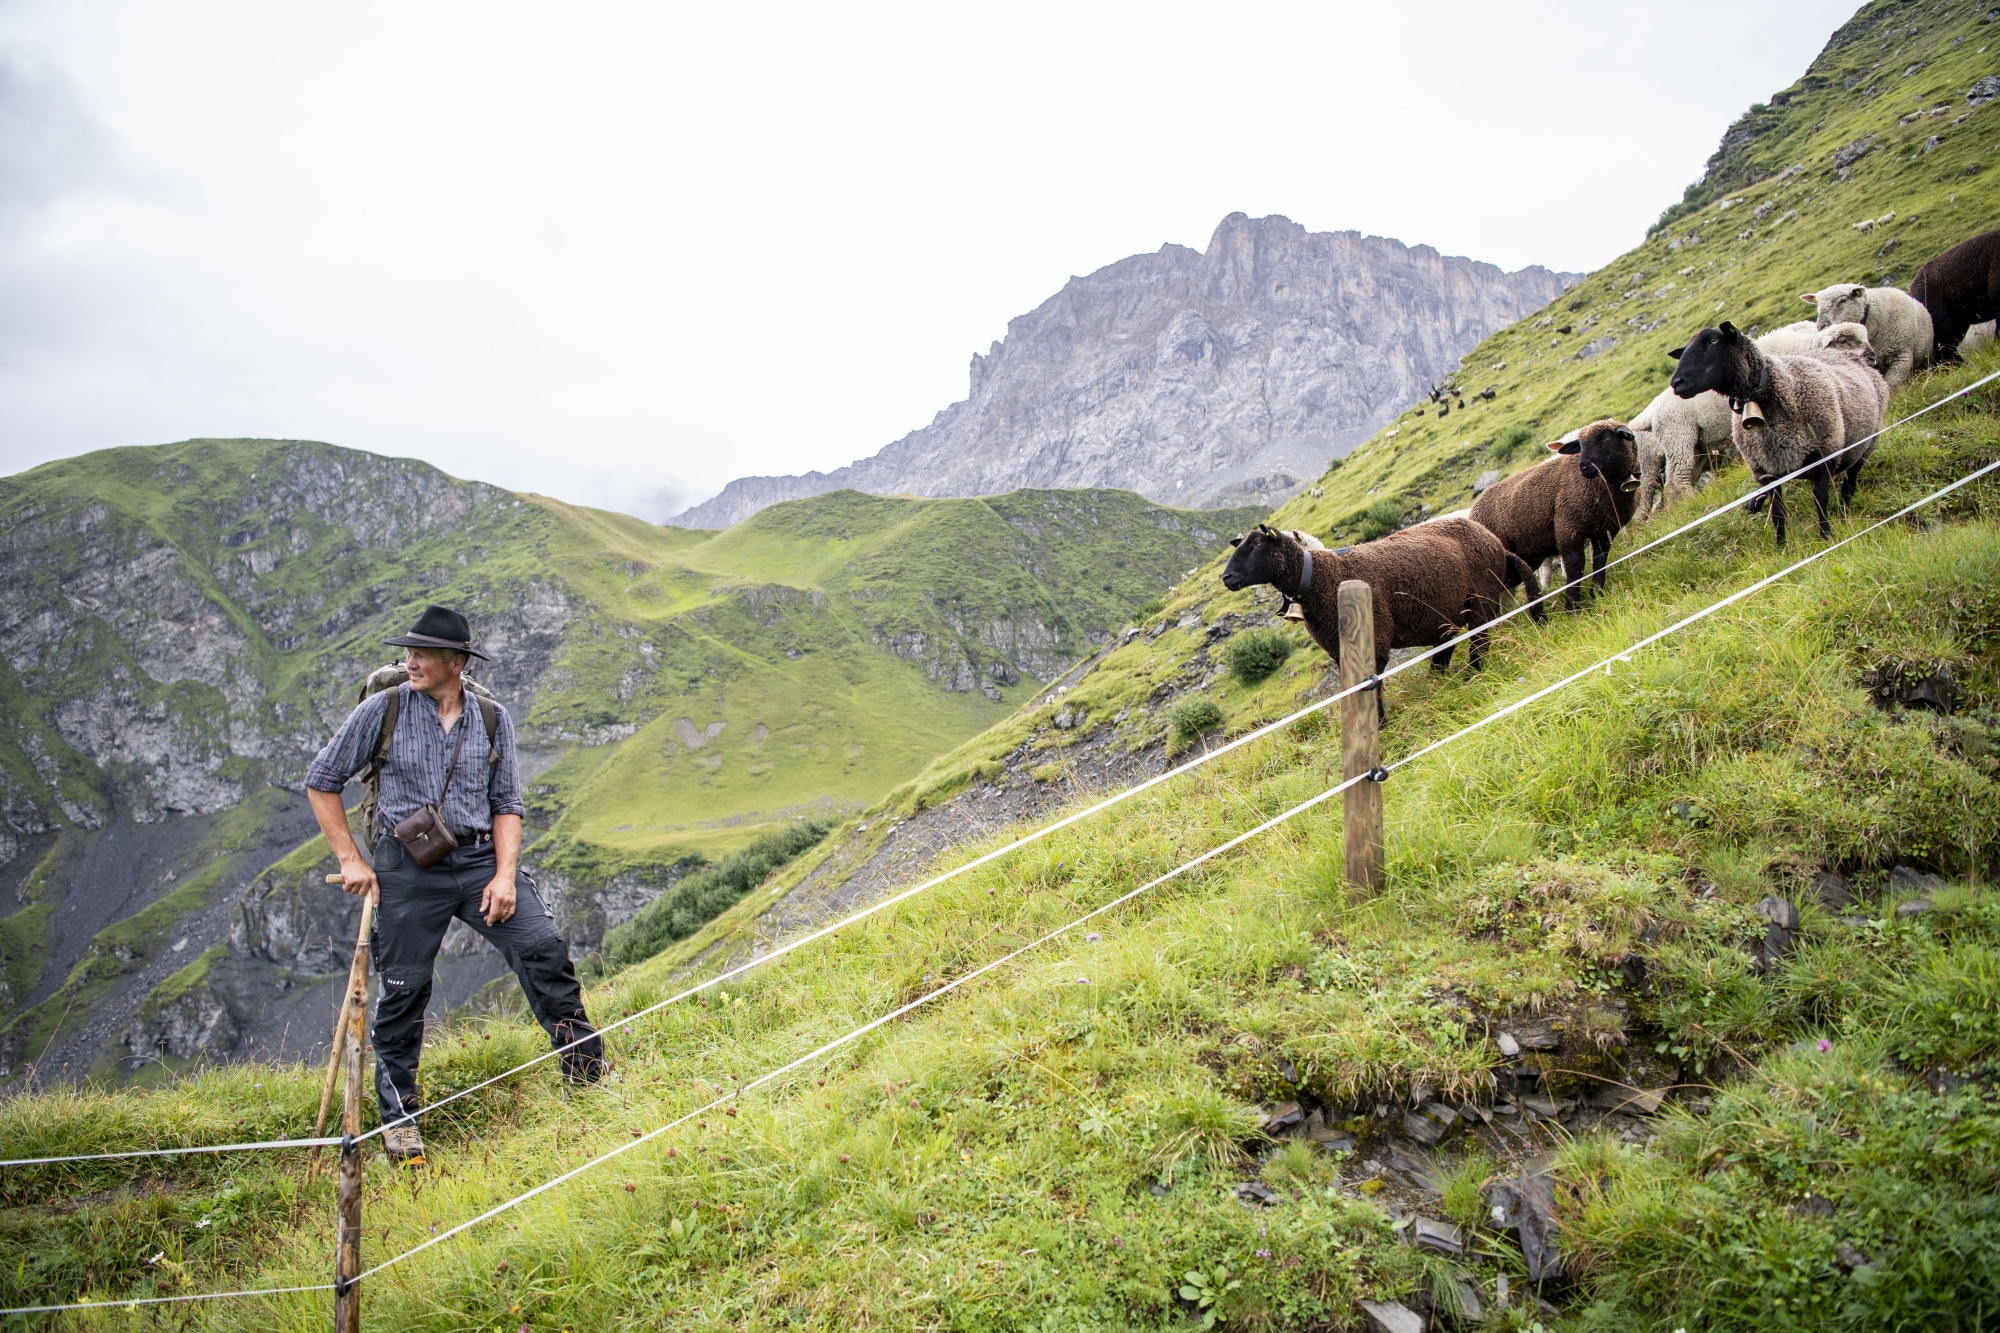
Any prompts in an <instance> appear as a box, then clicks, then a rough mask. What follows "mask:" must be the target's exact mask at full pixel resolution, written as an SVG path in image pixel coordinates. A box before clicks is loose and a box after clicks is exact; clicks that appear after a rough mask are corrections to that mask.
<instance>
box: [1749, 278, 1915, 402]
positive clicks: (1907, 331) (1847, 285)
mask: <svg viewBox="0 0 2000 1333" xmlns="http://www.w3.org/2000/svg"><path fill="white" fill-rule="evenodd" d="M1799 299H1800V300H1801V301H1804V302H1805V303H1806V304H1807V305H1810V306H1812V307H1814V308H1815V309H1817V310H1818V311H1819V319H1818V320H1817V323H1818V326H1819V327H1820V328H1821V329H1825V328H1828V327H1829V326H1831V325H1834V324H1846V323H1854V324H1863V325H1866V326H1867V328H1868V345H1869V346H1870V347H1873V348H1874V349H1875V367H1876V369H1878V370H1880V371H1881V372H1882V378H1883V379H1885V380H1887V381H1888V382H1889V387H1890V388H1892V389H1893V388H1895V387H1896V386H1897V385H1899V384H1901V383H1902V382H1903V381H1905V380H1907V379H1909V378H1910V376H1911V375H1912V374H1913V373H1914V372H1916V371H1919V370H1922V369H1923V368H1924V367H1925V366H1928V365H1929V364H1930V363H1931V342H1932V335H1931V312H1930V311H1928V310H1926V309H1924V304H1923V302H1921V301H1919V300H1917V298H1916V297H1914V296H1911V295H1910V294H1909V293H1908V292H1904V291H1898V290H1897V289H1896V288H1894V287H1864V286H1862V285H1861V284H1860V283H1858V282H1843V283H1839V284H1837V285H1836V286H1832V287H1828V288H1825V289H1824V290H1821V291H1817V292H1801V293H1800V294H1799ZM1765 350H1766V351H1769V350H1771V349H1769V348H1766V349H1765Z"/></svg>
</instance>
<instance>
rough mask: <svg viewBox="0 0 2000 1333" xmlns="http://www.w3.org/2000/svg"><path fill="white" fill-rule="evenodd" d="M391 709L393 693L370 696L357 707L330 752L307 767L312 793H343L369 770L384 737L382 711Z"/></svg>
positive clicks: (331, 743) (329, 744) (322, 753)
mask: <svg viewBox="0 0 2000 1333" xmlns="http://www.w3.org/2000/svg"><path fill="white" fill-rule="evenodd" d="M388 706H389V692H388V691H387V690H384V691H383V692H382V693H380V694H375V695H370V696H369V697H368V698H366V699H363V700H362V701H361V702H360V703H358V704H356V705H355V707H354V711H353V712H351V713H349V714H348V715H347V721H345V722H343V723H341V724H340V730H339V731H336V732H334V733H333V739H332V740H330V741H328V742H327V743H326V748H325V749H323V750H321V751H320V752H319V753H318V754H317V755H315V756H314V757H313V761H312V763H311V764H309V765H307V766H306V786H307V788H308V789H310V790H312V791H339V790H340V789H341V788H343V787H345V786H346V785H347V780H348V779H349V778H351V777H353V776H354V775H355V774H356V773H359V772H360V771H361V770H362V769H364V768H366V767H367V766H368V761H369V759H370V758H371V757H373V754H374V747H375V741H376V738H377V737H379V736H380V735H381V734H382V710H383V709H385V708H387V707H388Z"/></svg>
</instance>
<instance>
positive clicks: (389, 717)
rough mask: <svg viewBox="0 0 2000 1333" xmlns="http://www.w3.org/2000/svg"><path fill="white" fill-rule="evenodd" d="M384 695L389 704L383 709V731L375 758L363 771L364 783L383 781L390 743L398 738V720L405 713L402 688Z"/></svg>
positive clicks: (378, 738)
mask: <svg viewBox="0 0 2000 1333" xmlns="http://www.w3.org/2000/svg"><path fill="white" fill-rule="evenodd" d="M384 693H385V694H387V695H388V696H389V702H388V703H387V704H386V705H385V706H384V707H383V709H382V731H381V734H380V735H379V736H378V737H377V738H376V740H375V757H374V758H373V759H371V760H369V761H368V767H367V768H366V769H363V770H362V774H361V780H362V781H363V782H370V783H372V782H378V781H380V780H381V777H382V765H384V764H386V763H388V762H389V742H390V741H392V740H394V739H395V736H396V718H397V716H398V715H399V714H400V713H401V712H402V711H403V687H402V686H400V685H398V686H397V687H396V688H395V689H393V690H385V691H384Z"/></svg>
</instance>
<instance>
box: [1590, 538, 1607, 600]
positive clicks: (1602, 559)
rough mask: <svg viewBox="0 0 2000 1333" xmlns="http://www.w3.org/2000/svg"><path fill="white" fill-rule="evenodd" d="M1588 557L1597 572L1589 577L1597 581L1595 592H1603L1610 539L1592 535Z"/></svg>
mask: <svg viewBox="0 0 2000 1333" xmlns="http://www.w3.org/2000/svg"><path fill="white" fill-rule="evenodd" d="M1590 556H1591V559H1592V560H1593V561H1594V562H1595V563H1596V566H1597V572H1596V573H1594V574H1593V575H1591V577H1592V578H1594V579H1596V580H1597V590H1598V591H1599V592H1603V591H1604V580H1605V577H1606V574H1607V571H1606V569H1605V566H1606V565H1608V564H1610V563H1611V538H1610V537H1608V536H1605V537H1599V536H1595V535H1593V536H1592V537H1591V539H1590Z"/></svg>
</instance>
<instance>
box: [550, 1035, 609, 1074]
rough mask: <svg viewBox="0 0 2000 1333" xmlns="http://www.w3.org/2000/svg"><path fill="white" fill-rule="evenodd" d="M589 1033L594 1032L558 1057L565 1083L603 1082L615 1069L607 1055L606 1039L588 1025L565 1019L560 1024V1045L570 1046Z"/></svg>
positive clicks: (558, 1041) (557, 1041)
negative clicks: (565, 1020)
mask: <svg viewBox="0 0 2000 1333" xmlns="http://www.w3.org/2000/svg"><path fill="white" fill-rule="evenodd" d="M585 1033H589V1034H590V1035H589V1036H588V1037H587V1038H585V1040H583V1041H581V1042H577V1044H576V1045H575V1046H574V1047H571V1049H569V1050H567V1051H564V1052H563V1053H562V1054H561V1055H559V1056H557V1057H556V1058H557V1060H558V1061H559V1062H560V1063H561V1064H562V1077H563V1082H565V1083H567V1084H569V1085H571V1086H572V1087H589V1086H591V1085H592V1084H594V1083H597V1082H599V1081H601V1080H602V1079H603V1078H604V1076H605V1075H606V1074H608V1073H610V1072H611V1065H610V1063H609V1062H608V1061H606V1060H605V1058H604V1038H602V1037H600V1036H598V1035H597V1034H596V1033H594V1032H591V1029H590V1027H589V1025H588V1024H585V1023H580V1022H563V1023H558V1024H557V1025H556V1044H557V1045H558V1046H568V1045H569V1044H570V1043H571V1042H573V1041H576V1039H577V1038H578V1037H580V1036H583V1035H584V1034H585Z"/></svg>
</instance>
